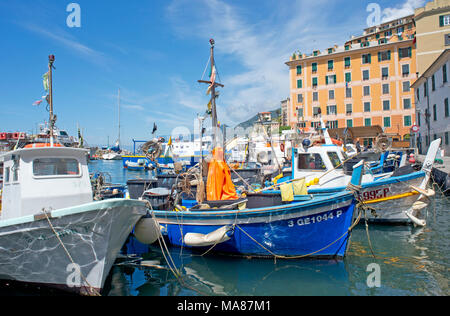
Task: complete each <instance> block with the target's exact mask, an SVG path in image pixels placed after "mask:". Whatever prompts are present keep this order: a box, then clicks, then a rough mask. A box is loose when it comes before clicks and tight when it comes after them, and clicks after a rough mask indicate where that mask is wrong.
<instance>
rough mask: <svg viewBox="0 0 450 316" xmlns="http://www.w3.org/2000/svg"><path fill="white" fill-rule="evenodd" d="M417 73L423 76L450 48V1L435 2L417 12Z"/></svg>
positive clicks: (436, 0)
mask: <svg viewBox="0 0 450 316" xmlns="http://www.w3.org/2000/svg"><path fill="white" fill-rule="evenodd" d="M414 20H415V22H416V31H417V34H416V38H417V71H418V73H419V76H421V75H422V74H423V73H424V72H425V70H426V69H428V67H430V66H431V64H432V63H433V62H434V61H435V60H436V59H437V57H438V56H439V55H441V54H442V52H443V51H444V50H445V49H447V48H450V1H449V0H434V1H430V2H428V3H427V4H426V5H425V6H424V7H422V8H418V9H416V10H415V16H414Z"/></svg>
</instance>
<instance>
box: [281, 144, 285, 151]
mask: <svg viewBox="0 0 450 316" xmlns="http://www.w3.org/2000/svg"><path fill="white" fill-rule="evenodd" d="M285 149H286V147H285V146H284V144H280V150H281V152H283V153H284V151H285Z"/></svg>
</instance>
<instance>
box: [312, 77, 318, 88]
mask: <svg viewBox="0 0 450 316" xmlns="http://www.w3.org/2000/svg"><path fill="white" fill-rule="evenodd" d="M312 83H313V86H317V78H313V80H312Z"/></svg>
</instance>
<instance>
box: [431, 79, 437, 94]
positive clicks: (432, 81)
mask: <svg viewBox="0 0 450 316" xmlns="http://www.w3.org/2000/svg"><path fill="white" fill-rule="evenodd" d="M431 91H436V79H435V78H434V75H432V76H431Z"/></svg>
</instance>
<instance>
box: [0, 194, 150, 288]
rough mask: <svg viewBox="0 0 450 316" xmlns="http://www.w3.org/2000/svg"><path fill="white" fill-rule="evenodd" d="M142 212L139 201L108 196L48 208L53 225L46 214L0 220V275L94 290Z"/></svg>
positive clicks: (3, 277)
mask: <svg viewBox="0 0 450 316" xmlns="http://www.w3.org/2000/svg"><path fill="white" fill-rule="evenodd" d="M145 213H146V207H145V204H144V203H142V202H140V201H135V200H123V199H112V200H106V201H100V202H94V203H89V204H85V205H81V206H77V207H72V208H67V209H63V210H56V211H52V212H51V213H50V215H49V216H50V218H49V219H50V222H51V224H52V226H53V229H52V227H51V226H50V224H49V222H48V220H47V218H46V217H45V215H44V214H42V215H40V216H35V217H33V216H29V217H25V218H19V219H15V220H8V221H3V222H0V279H3V280H13V281H18V282H26V283H30V284H36V285H44V286H49V287H55V288H58V289H61V290H65V291H70V292H74V293H77V294H82V295H92V294H95V293H96V292H99V291H101V289H102V288H103V285H104V282H105V280H106V277H107V275H108V273H109V271H110V269H111V267H112V265H113V263H114V261H115V259H116V257H117V255H118V253H119V251H120V249H121V247H122V245H123V244H124V242H125V241H126V238H127V237H128V235H129V234H130V232H131V230H132V228H133V226H134V225H135V224H136V222H137V221H138V220H139V219H140V218H141V217H142V216H143V215H145ZM57 235H58V237H59V239H60V240H59V239H58V238H57ZM61 242H62V243H61ZM68 254H70V257H69V255H68Z"/></svg>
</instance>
